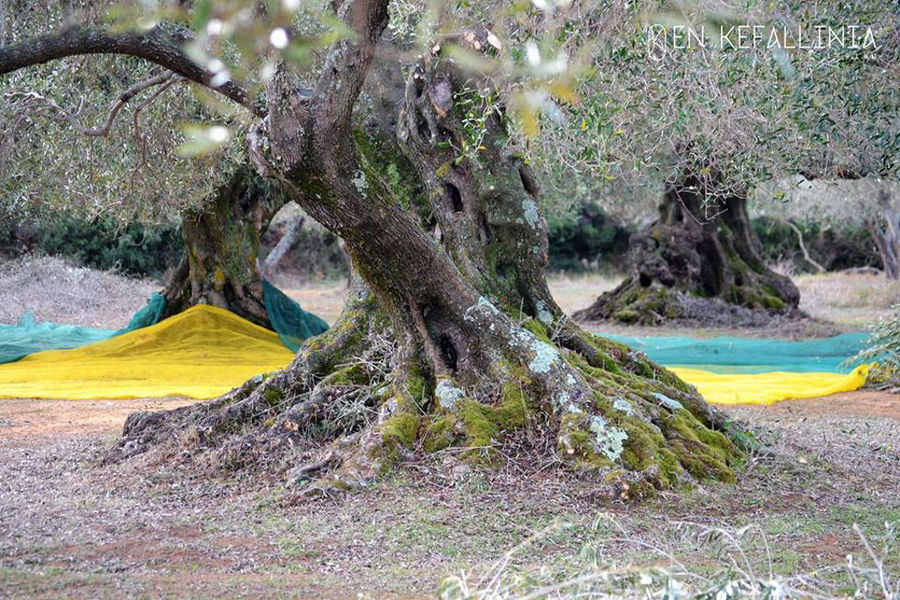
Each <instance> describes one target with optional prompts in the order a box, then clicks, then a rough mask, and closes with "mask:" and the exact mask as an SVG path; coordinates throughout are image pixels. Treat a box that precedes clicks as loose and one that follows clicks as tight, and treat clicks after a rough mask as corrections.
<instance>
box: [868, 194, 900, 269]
mask: <svg viewBox="0 0 900 600" xmlns="http://www.w3.org/2000/svg"><path fill="white" fill-rule="evenodd" d="M878 206H879V208H880V209H881V217H882V218H881V219H876V218H868V219H866V223H865V224H866V229H868V230H869V233H870V234H872V239H873V240H875V247H876V248H878V253H879V254H880V255H881V261H882V263H883V264H884V275H885V277H887V278H888V279H892V280H897V279H900V233H898V232H900V214H898V212H897V211H896V210H894V208H893V206H892V205H891V202H890V197H889V195H888V193H887V192H886V191H881V193H880V194H879V195H878ZM882 225H883V226H882Z"/></svg>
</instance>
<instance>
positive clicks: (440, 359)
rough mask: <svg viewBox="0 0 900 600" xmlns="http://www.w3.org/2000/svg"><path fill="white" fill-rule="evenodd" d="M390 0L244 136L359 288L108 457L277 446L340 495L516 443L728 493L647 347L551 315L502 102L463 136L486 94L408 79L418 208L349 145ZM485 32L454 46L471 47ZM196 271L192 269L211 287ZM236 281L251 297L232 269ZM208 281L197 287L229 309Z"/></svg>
mask: <svg viewBox="0 0 900 600" xmlns="http://www.w3.org/2000/svg"><path fill="white" fill-rule="evenodd" d="M387 6H388V0H344V1H343V2H336V3H334V4H333V8H334V10H335V12H336V13H337V16H338V18H340V19H341V20H343V22H344V24H345V25H346V26H347V28H348V29H349V30H350V31H351V32H352V34H353V35H348V36H344V37H342V38H341V39H340V40H338V41H337V42H335V43H334V44H333V45H332V47H331V49H330V50H329V52H328V54H327V57H326V59H325V61H324V64H323V65H322V67H321V69H319V70H317V76H318V80H317V81H316V82H315V85H314V88H313V89H312V90H311V91H310V92H309V93H298V89H299V88H307V87H308V86H307V85H306V84H305V83H301V80H300V78H299V77H298V76H296V75H295V74H294V73H292V72H291V71H290V70H289V67H288V66H287V65H281V66H280V68H279V69H278V70H277V72H276V74H275V76H274V77H273V78H272V79H271V80H270V81H269V83H268V84H267V89H266V99H267V108H268V110H267V112H266V114H267V116H266V118H265V119H264V120H263V121H262V122H261V123H259V124H258V126H257V127H255V128H254V130H253V131H252V132H251V135H250V136H249V139H250V142H251V144H250V154H251V157H252V159H253V161H254V164H255V165H256V166H257V167H258V170H259V171H260V174H261V175H263V176H264V177H273V178H277V179H278V180H279V181H280V182H281V183H282V184H283V186H284V187H285V189H286V190H287V191H288V192H289V193H290V196H291V197H292V198H293V199H296V200H297V201H298V202H299V203H300V204H301V206H302V207H303V208H304V210H305V211H306V213H307V214H308V215H310V216H311V217H312V218H314V219H316V220H317V221H318V222H320V223H322V224H323V225H324V226H325V227H327V228H329V229H330V230H331V231H333V232H334V233H336V234H337V235H339V236H340V237H342V238H343V239H344V240H345V242H346V245H347V250H348V252H349V254H350V256H351V259H352V261H353V265H354V268H355V271H356V272H357V273H358V274H359V275H360V277H361V278H362V279H363V280H364V281H365V282H366V284H367V285H366V286H358V287H357V288H356V289H354V291H353V294H352V295H351V299H350V301H349V302H348V305H347V306H346V307H345V310H344V313H343V314H342V316H341V318H340V319H339V321H338V323H336V324H335V326H333V327H332V328H331V329H330V330H329V331H328V332H326V333H325V334H323V335H321V336H317V337H316V338H313V339H311V340H308V341H307V343H306V344H305V345H304V346H303V348H302V349H301V351H300V352H299V354H298V356H297V357H296V359H295V360H294V362H293V364H292V365H291V366H289V367H288V368H287V369H285V370H284V371H282V372H280V373H277V374H275V375H272V376H268V377H263V376H261V377H259V378H257V379H254V380H252V381H250V382H248V383H247V384H245V385H244V386H242V387H241V388H239V389H237V390H234V391H232V392H231V393H229V394H227V395H225V396H223V397H221V398H219V399H216V400H213V401H211V402H208V403H203V404H200V405H195V406H193V407H185V408H183V409H178V410H177V411H173V412H168V413H137V414H135V415H132V416H131V417H129V419H128V421H127V422H126V425H125V431H124V434H123V437H122V439H121V440H120V441H119V443H118V444H117V447H116V449H115V450H114V454H115V455H117V456H130V455H133V454H135V453H138V452H142V451H145V450H147V449H148V448H149V447H150V446H154V447H159V448H160V449H161V451H164V450H165V447H166V446H165V444H166V442H167V441H168V440H173V439H175V440H176V441H177V440H179V439H180V440H181V442H180V443H189V444H194V445H197V446H198V447H199V448H201V449H205V450H209V451H213V452H219V453H221V455H222V457H223V460H220V461H217V462H216V464H219V465H228V466H229V467H233V468H244V467H246V466H248V465H251V464H261V463H263V464H266V465H267V466H271V465H272V464H273V459H272V457H273V456H276V455H278V454H281V455H283V456H285V457H286V459H285V460H286V461H289V462H290V463H293V464H290V467H289V468H288V469H287V471H288V477H289V480H290V481H291V482H302V481H307V480H309V479H312V478H317V479H318V480H319V481H320V482H321V484H320V485H318V486H312V487H308V488H307V489H310V490H335V489H347V488H348V487H352V486H355V485H360V484H362V483H365V482H366V481H368V480H370V479H371V478H372V477H375V476H377V475H378V474H379V473H381V472H382V471H383V470H384V469H386V468H388V467H390V466H391V465H392V464H394V463H396V462H397V461H398V460H401V459H402V458H404V457H405V456H407V455H409V454H411V453H414V452H417V451H426V452H427V451H437V450H442V449H445V448H448V447H451V446H452V447H457V448H459V449H460V450H461V451H462V452H463V453H464V456H468V457H472V458H473V459H475V460H484V461H486V462H488V463H490V464H493V463H495V462H496V461H498V460H499V459H500V457H501V456H504V455H505V454H509V453H505V454H504V453H498V452H497V449H499V448H502V447H504V446H510V449H513V450H516V453H518V450H517V449H516V445H517V444H519V445H521V444H524V443H528V444H530V445H531V446H532V447H533V448H534V449H535V451H537V452H545V453H549V454H552V455H553V460H560V461H561V462H562V463H563V464H564V465H567V466H568V467H570V468H572V469H574V470H576V471H577V472H579V473H583V474H584V475H585V476H588V477H593V478H596V479H597V480H598V481H601V482H603V483H604V484H606V485H607V486H608V487H609V489H610V490H611V491H612V492H613V493H615V494H616V495H617V496H618V497H621V498H628V497H632V496H642V495H646V494H652V493H653V492H654V490H655V489H657V488H665V487H671V486H674V485H677V484H679V483H681V482H685V481H692V480H695V479H704V478H718V479H723V480H732V479H733V478H734V472H733V468H734V466H735V465H736V464H737V463H738V462H739V460H740V458H741V456H742V451H741V450H740V449H739V448H738V446H736V445H735V441H734V440H738V439H739V436H738V435H737V434H736V433H735V432H734V431H733V430H732V429H731V428H730V425H729V423H728V421H727V420H726V419H725V418H724V417H723V415H722V414H721V413H720V412H718V411H717V410H715V409H714V408H712V407H711V406H709V405H708V404H707V403H706V402H704V401H703V399H702V398H701V397H700V396H699V395H698V394H697V392H696V390H694V389H693V388H691V387H690V386H688V385H686V384H685V383H684V382H682V381H680V380H679V379H678V378H677V377H675V376H674V375H673V374H672V373H670V372H669V371H666V370H665V369H663V368H661V367H659V366H657V365H655V364H653V363H651V362H650V361H649V360H647V358H646V357H644V356H643V355H639V354H637V353H635V352H633V351H631V350H630V349H628V348H627V347H625V346H623V345H621V344H616V343H613V342H610V341H607V340H603V339H601V338H595V337H593V336H591V335H590V334H587V333H585V332H583V331H581V330H580V329H578V328H577V327H576V326H574V325H573V324H572V323H570V322H569V321H567V320H566V319H565V317H564V315H563V314H562V311H561V310H560V309H559V307H558V306H557V305H556V304H555V302H554V301H553V299H552V297H551V296H550V294H549V292H548V289H547V285H546V281H545V280H544V277H543V269H544V267H545V265H546V262H547V239H546V225H545V223H544V221H543V219H542V218H541V216H540V213H539V211H538V205H537V203H536V201H535V197H536V195H537V194H538V188H537V185H536V183H535V181H534V178H533V177H532V176H531V174H530V173H529V171H528V169H527V167H526V166H525V164H524V161H523V160H522V159H521V158H520V157H519V156H517V155H516V154H515V153H513V152H511V151H510V150H509V148H508V136H507V132H506V130H505V128H504V119H503V118H502V109H501V110H500V111H498V112H497V113H496V114H490V115H488V117H487V119H486V122H485V123H484V132H483V135H481V136H479V138H480V139H479V142H480V143H479V144H476V145H473V144H471V143H470V142H472V141H473V140H472V139H470V136H471V132H470V131H469V129H468V128H467V127H464V126H463V120H464V118H465V116H466V115H465V111H466V110H467V109H466V108H465V106H466V105H469V106H471V105H472V103H473V102H478V101H480V99H481V98H482V97H483V95H488V96H490V95H493V94H494V92H493V89H492V87H491V86H490V83H489V82H487V81H485V80H483V79H481V78H479V77H477V76H470V75H466V74H465V73H464V72H463V71H461V70H460V68H459V67H458V66H457V65H456V63H455V62H454V60H453V59H452V58H451V57H449V56H446V55H443V54H442V53H441V48H440V46H435V47H433V51H432V53H429V54H427V55H426V56H425V57H424V58H423V59H422V61H421V62H420V63H419V64H418V65H416V66H415V68H414V69H413V72H412V74H411V76H410V79H409V80H408V82H407V84H406V86H405V90H404V94H403V103H402V104H403V105H402V110H401V114H400V117H399V119H398V138H399V140H400V146H401V147H402V149H403V151H404V153H405V155H406V157H407V159H408V160H409V162H410V163H412V165H413V167H414V169H415V171H416V173H417V177H418V178H420V179H421V181H422V184H423V186H422V187H423V189H424V194H423V195H422V196H421V197H419V196H417V195H414V197H413V198H412V202H413V204H414V206H413V205H407V204H405V203H404V202H403V201H402V199H403V194H402V193H400V192H401V187H402V185H401V184H400V183H398V182H397V181H393V180H392V179H393V178H391V177H388V176H386V175H387V174H386V173H384V172H383V169H384V168H385V166H386V165H385V164H384V162H376V161H375V160H372V159H369V160H366V158H365V152H362V153H361V152H360V148H359V147H358V146H359V141H358V139H357V138H356V137H355V136H354V124H353V118H352V117H353V110H354V106H355V105H356V101H357V98H358V96H359V93H360V90H361V89H362V87H363V84H364V81H365V79H366V76H367V73H368V71H369V68H370V66H371V64H372V61H373V59H374V56H375V47H376V44H377V42H378V40H379V38H380V37H381V35H382V32H383V31H384V29H385V26H386V25H387V21H388V13H387ZM485 34H486V32H480V33H475V32H471V33H466V34H464V35H461V36H459V37H458V38H457V39H455V40H453V41H455V42H456V43H458V44H461V45H465V46H467V47H468V49H469V50H476V51H477V50H478V49H482V48H486V47H487V42H486V38H487V36H486V35H485ZM448 41H450V40H448ZM92 51H95V50H92ZM2 60H3V54H2V53H0V67H2V65H3V62H2ZM151 60H152V58H151ZM20 62H21V61H20ZM0 70H2V69H0ZM463 100H466V102H463ZM463 149H465V150H466V151H464V152H462V153H461V152H460V151H461V150H463ZM233 188H234V189H241V186H240V185H234V186H233ZM227 195H228V196H229V197H232V196H234V194H230V193H229V194H227ZM237 196H240V197H248V195H247V194H237ZM225 212H227V211H225ZM243 213H251V210H250V208H249V207H245V209H244V210H243ZM204 215H209V216H204V217H202V218H198V219H197V224H196V229H195V230H193V235H195V236H197V237H199V238H203V237H204V236H207V237H208V238H209V246H219V247H220V241H219V240H226V239H231V238H230V236H222V235H220V234H219V233H218V231H219V230H221V228H222V225H221V224H222V223H226V222H229V219H228V218H217V217H216V211H211V212H209V213H204ZM192 227H193V225H192ZM209 231H212V232H213V233H211V234H209V235H207V232H209ZM242 239H243V238H242ZM740 243H741V240H737V241H735V244H736V246H735V247H737V245H739V244H740ZM205 246H206V244H204V247H205ZM255 249H256V247H255V246H254V247H253V250H255ZM227 250H228V249H227V248H220V249H217V251H216V256H219V257H228V256H230V253H229V252H228V251H227ZM193 254H194V253H193V252H192V253H191V258H192V259H193ZM199 254H202V252H201V253H199ZM205 258H206V257H205V256H202V255H200V256H198V257H197V260H196V261H195V262H196V264H199V265H201V266H202V267H201V270H203V272H204V279H203V280H204V281H207V280H208V274H209V272H210V269H212V265H211V263H210V262H209V261H208V260H205ZM213 264H214V263H213ZM191 268H193V266H191ZM189 270H190V269H189ZM212 272H213V273H215V270H213V271H212ZM235 274H236V276H235V279H236V280H238V281H239V283H240V284H241V285H244V286H246V276H247V271H246V269H244V268H240V269H237V270H236V271H235ZM216 279H217V278H215V277H213V285H212V289H214V290H215V292H216V294H217V295H218V296H224V297H225V300H228V297H227V294H226V292H225V290H219V289H216V288H215V281H216ZM218 279H221V278H218ZM523 431H527V432H528V436H525V438H522V436H519V438H517V433H519V432H523ZM723 432H726V433H728V434H729V435H725V434H724V433H723ZM185 435H186V436H187V437H183V436H185ZM523 439H525V441H522V440H523ZM548 440H549V441H550V443H549V444H548V443H547V442H548ZM176 446H178V444H176ZM520 447H521V446H520ZM181 448H182V450H180V451H176V455H177V456H181V457H184V456H185V455H186V454H188V453H185V452H184V451H183V449H184V448H185V446H183V445H182V446H181ZM276 451H278V452H276ZM548 458H550V457H548ZM297 462H300V464H299V465H297V464H296V463H297ZM210 464H211V463H210ZM323 475H327V477H328V479H323Z"/></svg>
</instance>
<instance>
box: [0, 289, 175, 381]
mask: <svg viewBox="0 0 900 600" xmlns="http://www.w3.org/2000/svg"><path fill="white" fill-rule="evenodd" d="M165 310H166V299H165V297H164V296H163V295H162V294H159V293H156V294H153V295H152V296H151V297H150V299H149V300H147V305H146V306H145V307H144V308H142V309H140V310H139V311H137V312H136V313H134V316H133V317H131V321H130V322H129V323H128V325H126V326H125V327H123V328H122V329H118V330H116V329H100V328H96V327H81V326H78V325H64V324H62V323H52V322H44V323H36V322H35V320H34V314H32V313H31V312H26V313H25V314H24V315H22V318H21V319H19V322H18V323H17V324H16V325H3V324H0V364H2V363H7V362H12V361H14V360H19V359H20V358H22V357H24V356H28V355H29V354H33V353H35V352H41V351H43V350H64V349H66V348H78V347H80V346H86V345H88V344H93V343H94V342H99V341H102V340H105V339H107V338H111V337H112V336H114V335H119V334H122V333H127V332H129V331H134V330H135V329H140V328H142V327H147V326H149V325H153V324H154V323H157V322H159V320H160V319H162V315H163V311H165Z"/></svg>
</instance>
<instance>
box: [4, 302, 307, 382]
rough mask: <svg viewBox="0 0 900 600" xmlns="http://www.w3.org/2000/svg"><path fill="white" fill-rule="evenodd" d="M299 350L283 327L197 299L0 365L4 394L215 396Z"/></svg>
mask: <svg viewBox="0 0 900 600" xmlns="http://www.w3.org/2000/svg"><path fill="white" fill-rule="evenodd" d="M293 356H294V355H293V353H292V352H291V351H290V350H288V349H287V348H285V347H284V345H282V343H281V341H280V340H279V338H278V334H277V333H275V332H273V331H268V330H267V329H264V328H262V327H259V326H257V325H254V324H253V323H250V322H249V321H247V320H245V319H242V318H241V317H239V316H237V315H235V314H233V313H230V312H228V311H227V310H223V309H221V308H216V307H213V306H207V305H199V306H194V307H192V308H190V309H188V310H186V311H184V312H183V313H180V314H178V315H175V316H173V317H170V318H168V319H165V320H164V321H161V322H159V323H157V324H156V325H151V326H150V327H145V328H143V329H138V330H135V331H131V332H129V333H125V334H123V335H119V336H116V337H113V338H110V339H108V340H104V341H102V342H97V343H95V344H90V345H88V346H82V347H80V348H74V349H71V350H47V351H45V352H38V353H36V354H32V355H30V356H27V357H25V358H23V359H21V360H19V361H16V362H12V363H8V364H4V365H0V398H71V399H93V398H145V397H162V396H189V397H191V398H214V397H216V396H219V395H221V394H223V393H225V392H227V391H228V390H230V389H232V388H234V387H237V386H239V385H241V384H242V383H243V382H245V381H246V380H248V379H250V378H251V377H253V376H254V375H258V374H260V373H265V372H267V371H273V370H275V369H280V368H282V367H284V366H286V365H287V364H288V363H290V361H291V359H292V358H293Z"/></svg>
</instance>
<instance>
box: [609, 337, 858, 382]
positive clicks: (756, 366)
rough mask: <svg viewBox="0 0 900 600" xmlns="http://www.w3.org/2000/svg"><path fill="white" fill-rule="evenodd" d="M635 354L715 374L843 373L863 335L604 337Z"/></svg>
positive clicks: (856, 350) (846, 370)
mask: <svg viewBox="0 0 900 600" xmlns="http://www.w3.org/2000/svg"><path fill="white" fill-rule="evenodd" d="M604 337H608V338H610V339H612V340H616V341H618V342H622V343H623V344H627V345H628V346H631V347H632V348H634V349H635V350H640V351H641V352H643V353H645V354H646V355H647V356H649V357H650V358H651V359H652V360H654V361H656V362H658V363H660V364H663V365H666V366H679V367H690V368H694V369H703V370H706V371H712V372H715V373H764V372H769V371H790V372H796V373H812V372H831V373H848V372H850V371H851V370H852V369H851V368H850V367H848V366H845V365H843V364H842V363H844V361H846V360H847V359H850V358H853V357H854V356H856V354H857V353H859V352H860V351H861V350H862V349H863V348H864V347H865V341H866V339H868V337H869V335H868V334H866V333H843V334H841V335H837V336H834V337H830V338H824V339H814V340H803V341H796V342H794V341H786V340H772V339H768V340H766V339H752V338H737V337H716V338H709V339H694V338H689V337H627V336H621V335H605V334H604Z"/></svg>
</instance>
